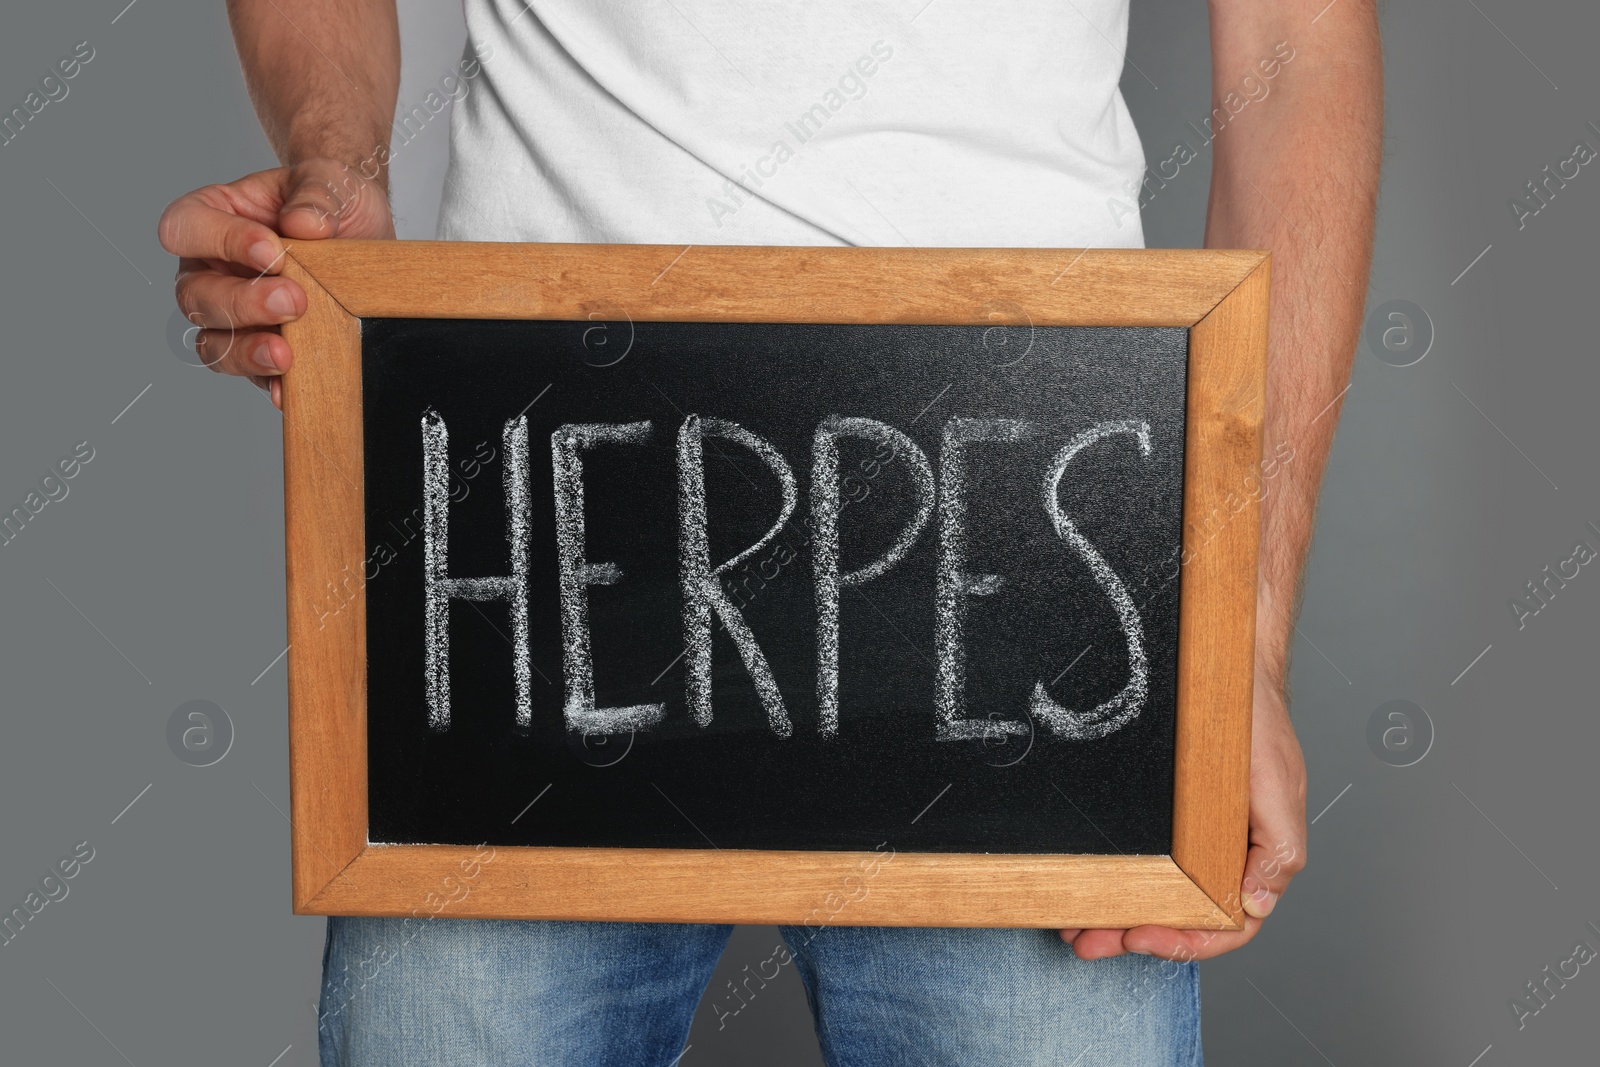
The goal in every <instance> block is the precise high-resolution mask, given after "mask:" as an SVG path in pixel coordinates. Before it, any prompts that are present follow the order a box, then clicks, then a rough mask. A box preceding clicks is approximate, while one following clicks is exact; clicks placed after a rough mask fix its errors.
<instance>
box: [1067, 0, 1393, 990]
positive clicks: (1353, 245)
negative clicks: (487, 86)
mask: <svg viewBox="0 0 1600 1067" xmlns="http://www.w3.org/2000/svg"><path fill="white" fill-rule="evenodd" d="M1210 9H1211V59H1212V62H1211V70H1212V100H1213V107H1214V108H1215V110H1214V111H1213V113H1212V128H1213V129H1214V130H1215V131H1216V132H1215V139H1214V141H1213V151H1214V153H1215V155H1214V156H1213V159H1212V167H1211V199H1210V204H1209V209H1208V212H1207V215H1206V247H1207V248H1265V249H1270V250H1271V252H1272V307H1271V310H1270V313H1269V323H1268V328H1267V391H1266V397H1265V409H1266V424H1265V432H1264V438H1265V440H1264V444H1265V446H1266V449H1267V450H1269V453H1275V452H1276V449H1277V448H1278V447H1279V446H1281V445H1285V444H1287V445H1290V446H1292V447H1293V449H1294V451H1293V453H1292V455H1293V462H1292V463H1290V464H1286V465H1284V466H1282V467H1281V473H1279V474H1278V475H1277V476H1276V477H1274V478H1273V481H1272V483H1271V487H1270V490H1269V491H1268V493H1267V495H1266V496H1265V497H1264V498H1262V501H1261V554H1260V570H1259V579H1258V582H1259V585H1258V588H1257V594H1256V603H1257V607H1256V660H1255V699H1254V702H1253V703H1254V719H1253V722H1252V725H1251V743H1250V848H1249V852H1248V855H1247V857H1246V862H1245V873H1244V878H1243V884H1242V885H1241V886H1240V890H1239V901H1238V902H1239V903H1240V905H1241V906H1242V907H1243V909H1244V912H1245V915H1246V918H1245V928H1244V929H1243V930H1239V931H1232V932H1226V933H1217V932H1213V931H1203V930H1193V931H1182V932H1180V931H1177V930H1168V929H1164V928H1162V927H1157V926H1144V927H1139V928H1137V929H1134V930H1083V931H1076V930H1063V931H1062V936H1063V937H1064V938H1066V939H1067V940H1068V941H1070V942H1071V943H1072V946H1073V949H1074V951H1075V952H1077V954H1078V955H1079V956H1082V957H1084V958H1085V959H1099V958H1101V957H1105V956H1114V955H1118V954H1119V953H1122V952H1146V953H1150V954H1153V955H1157V956H1164V957H1167V958H1169V959H1182V960H1193V959H1205V958H1207V957H1209V956H1216V955H1220V954H1221V953H1224V952H1227V951H1229V950H1230V949H1235V948H1238V947H1239V946H1240V945H1243V944H1244V943H1245V942H1247V941H1249V940H1250V939H1251V938H1252V937H1254V936H1255V935H1256V932H1257V931H1258V930H1260V929H1261V922H1262V920H1263V919H1264V918H1266V917H1267V916H1268V915H1269V914H1271V912H1272V910H1273V908H1274V907H1275V906H1276V905H1277V903H1278V898H1279V897H1280V896H1281V895H1282V893H1283V891H1284V889H1285V888H1286V887H1287V886H1288V884H1289V879H1290V878H1291V877H1293V876H1294V874H1295V873H1296V872H1298V871H1299V870H1300V869H1301V868H1302V867H1304V866H1305V862H1306V844H1305V842H1306V824H1305V799H1306V774H1305V762H1304V761H1303V760H1302V758H1301V755H1300V743H1299V742H1298V741H1297V740H1296V739H1295V735H1294V728H1293V727H1292V726H1291V725H1290V723H1289V715H1288V711H1287V708H1286V704H1285V697H1284V683H1285V681H1286V678H1287V665H1288V659H1289V645H1290V641H1291V639H1292V638H1293V636H1294V624H1293V619H1294V615H1295V612H1296V611H1297V610H1298V599H1299V587H1300V576H1301V571H1302V568H1303V566H1304V563H1305V557H1306V551H1307V549H1308V548H1309V546H1310V543H1311V527H1312V522H1313V520H1314V518H1315V516H1316V501H1317V490H1318V487H1319V485H1320V483H1321V480H1322V471H1323V467H1324V465H1325V464H1326V462H1327V458H1328V450H1329V448H1330V447H1331V445H1332V443H1333V431H1334V426H1335V424H1336V423H1337V422H1338V408H1339V401H1340V400H1341V398H1342V397H1343V396H1344V392H1345V389H1346V388H1347V384H1346V383H1347V382H1348V381H1349V380H1350V367H1351V363H1352V361H1353V360H1354V358H1355V348H1356V343H1357V341H1358V339H1359V336H1360V330H1361V315H1362V310H1363V305H1364V304H1365V302H1366V295H1367V271H1368V268H1369V267H1370V265H1371V262H1372V227H1373V218H1374V215H1375V213H1376V205H1377V196H1378V169H1379V161H1380V158H1381V154H1382V144H1383V56H1382V53H1381V51H1380V48H1379V40H1378V18H1377V12H1376V10H1375V4H1374V2H1373V0H1344V2H1343V3H1339V4H1329V3H1327V0H1210ZM1269 83H1270V85H1269ZM1246 100H1248V104H1246V103H1245V102H1244V101H1246Z"/></svg>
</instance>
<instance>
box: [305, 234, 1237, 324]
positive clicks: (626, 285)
mask: <svg viewBox="0 0 1600 1067" xmlns="http://www.w3.org/2000/svg"><path fill="white" fill-rule="evenodd" d="M288 244H289V248H290V254H291V255H292V256H293V257H294V258H296V259H297V260H299V261H300V262H301V263H303V264H304V265H305V266H306V267H307V268H308V269H309V270H310V271H311V272H312V273H313V274H315V275H316V277H317V279H318V281H319V282H321V283H322V285H323V286H324V287H326V288H327V290H328V291H329V292H330V293H332V294H333V296H334V297H335V299H337V300H338V301H339V303H341V304H342V305H344V307H345V308H346V309H348V310H349V312H350V313H351V314H352V315H356V316H363V317H396V318H454V319H461V318H485V319H575V320H582V319H585V318H589V317H591V316H593V317H594V318H595V319H597V320H600V321H622V320H624V319H629V320H632V321H635V322H672V321H684V322H827V323H833V322H846V323H848V322H883V323H927V324H974V323H978V324H981V323H986V322H1001V323H1006V324H1015V323H1018V322H1032V324H1033V325H1035V326H1192V325H1193V324H1194V323H1196V322H1198V321H1199V320H1200V319H1201V318H1202V317H1204V316H1205V315H1206V314H1207V313H1208V312H1210V311H1211V309H1212V308H1213V307H1215V306H1216V305H1217V303H1218V302H1219V301H1221V300H1222V298H1223V297H1225V296H1226V295H1227V294H1228V293H1229V292H1231V291H1232V290H1233V289H1234V287H1235V286H1237V285H1238V284H1239V283H1240V282H1241V281H1243V280H1244V278H1245V277H1247V276H1248V275H1249V274H1250V272H1251V271H1252V270H1254V269H1255V267H1256V265H1257V264H1259V263H1260V262H1261V257H1262V253H1259V252H1235V251H1213V250H1151V249H1072V248H1064V249H1057V248H1043V249H1041V248H839V247H817V248H792V247H769V246H754V245H751V246H729V245H720V246H710V245H689V246H685V245H584V244H494V243H488V242H483V243H478V242H473V243H461V242H450V241H308V242H295V241H291V242H288Z"/></svg>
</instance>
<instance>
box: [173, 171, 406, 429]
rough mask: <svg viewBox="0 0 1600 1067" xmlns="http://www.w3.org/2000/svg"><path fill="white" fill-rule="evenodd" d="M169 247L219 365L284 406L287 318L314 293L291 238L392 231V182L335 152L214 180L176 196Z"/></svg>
mask: <svg viewBox="0 0 1600 1067" xmlns="http://www.w3.org/2000/svg"><path fill="white" fill-rule="evenodd" d="M158 234H159V236H160V239H161V247H162V248H165V249H166V250H167V251H168V252H171V253H172V254H173V255H175V256H177V257H178V277H177V284H176V290H177V297H178V307H179V309H180V310H181V311H182V312H183V315H184V317H185V318H186V319H188V320H189V321H190V322H192V323H193V324H194V325H196V326H199V327H201V329H200V332H199V334H198V336H197V339H196V345H195V347H196V349H197V351H198V352H199V353H200V358H201V360H202V361H203V362H204V363H205V365H206V366H208V367H210V368H211V369H212V370H215V371H220V372H222V373H224V374H237V375H240V376H243V377H247V378H249V379H250V380H251V381H253V382H255V383H256V385H258V386H260V387H261V388H262V389H264V390H266V391H267V392H268V394H269V395H270V396H271V397H272V402H273V404H274V405H276V406H277V407H280V408H281V407H282V406H283V385H282V382H281V381H280V380H279V376H280V375H281V374H283V372H284V371H286V370H288V369H289V364H290V361H291V359H292V357H293V354H292V353H291V352H290V350H289V343H288V342H287V341H285V340H284V339H283V336H282V334H281V333H280V332H279V329H278V328H279V327H280V326H282V325H283V324H284V323H285V322H290V321H292V320H294V319H296V318H298V317H299V316H301V315H303V314H305V310H306V294H305V291H304V290H303V289H301V288H300V286H299V285H297V284H295V283H294V282H292V281H290V280H289V279H288V278H278V277H275V275H277V274H278V273H279V272H280V271H281V270H282V269H283V256H284V246H283V241H282V240H281V239H280V238H282V237H292V238H296V239H299V240H316V239H318V238H325V237H393V236H394V222H393V219H392V217H391V215H390V212H389V202H388V198H387V197H386V196H385V195H384V191H383V189H382V188H381V187H380V186H379V185H378V184H377V183H376V182H372V181H366V180H364V179H363V178H362V177H361V176H360V174H358V173H357V171H356V170H355V169H353V168H350V167H347V166H345V165H344V164H342V163H337V162H334V161H333V160H330V159H312V160H307V161H306V162H304V163H301V164H299V165H298V166H294V167H277V168H274V169H273V170H264V171H260V172H258V173H256V174H250V175H247V176H245V177H243V178H240V179H239V180H238V181H235V182H229V183H228V184H227V185H208V186H205V187H204V188H202V189H196V190H195V191H194V192H192V193H187V194H185V195H183V196H180V197H179V198H178V199H176V200H174V201H173V202H172V203H171V204H169V205H167V209H166V210H165V211H164V212H162V214H161V223H160V226H159V227H158Z"/></svg>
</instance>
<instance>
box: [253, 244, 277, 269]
mask: <svg viewBox="0 0 1600 1067" xmlns="http://www.w3.org/2000/svg"><path fill="white" fill-rule="evenodd" d="M277 261H278V249H277V247H276V246H275V245H273V243H272V242H271V241H257V242H256V243H255V244H253V245H251V246H250V262H252V263H254V264H255V265H256V266H257V267H260V268H261V269H262V270H266V269H268V268H269V267H271V266H272V265H273V264H274V263H276V262H277Z"/></svg>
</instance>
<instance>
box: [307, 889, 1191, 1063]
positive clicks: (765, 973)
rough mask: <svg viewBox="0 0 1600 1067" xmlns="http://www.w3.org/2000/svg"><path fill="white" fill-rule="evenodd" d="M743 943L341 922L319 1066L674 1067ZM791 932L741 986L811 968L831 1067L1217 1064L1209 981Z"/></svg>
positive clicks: (599, 931) (943, 938) (715, 937)
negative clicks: (1205, 1039) (722, 962)
mask: <svg viewBox="0 0 1600 1067" xmlns="http://www.w3.org/2000/svg"><path fill="white" fill-rule="evenodd" d="M732 930H733V928H732V927H731V926H704V925H669V924H652V923H569V922H516V921H509V920H489V921H485V920H470V919H468V920H462V919H422V920H417V919H354V918H332V919H329V920H328V943H327V949H326V952H325V954H324V959H323V986H322V1005H321V1011H320V1013H319V1016H318V1018H319V1026H318V1031H319V1032H318V1043H319V1046H320V1049H321V1053H322V1064H323V1067H478V1065H483V1067H512V1065H521V1064H530V1065H533V1064H536V1065H538V1067H579V1065H583V1067H669V1065H673V1064H675V1063H676V1062H677V1058H678V1056H679V1055H680V1053H681V1052H682V1051H683V1047H684V1041H685V1039H686V1037H687V1035H688V1033H689V1024H690V1021H691V1020H692V1019H693V1017H694V1012H695V1007H696V1005H697V1004H698V1002H699V1000H700V995H701V993H702V992H704V991H705V987H706V983H707V981H708V980H709V979H710V977H711V972H712V968H713V967H715V966H716V962H717V957H718V956H720V955H721V953H722V948H723V945H724V944H725V943H726V942H727V940H728V936H729V934H730V933H731V932H732ZM781 932H782V935H783V942H784V944H782V945H778V946H774V949H773V952H772V955H771V956H770V957H768V958H767V959H766V960H763V961H762V962H761V963H759V964H758V965H757V966H755V967H753V968H750V969H749V970H748V971H747V972H745V977H744V978H743V979H742V981H743V982H744V983H745V985H746V986H747V987H748V989H749V990H750V992H751V993H754V992H755V991H756V990H757V989H758V988H759V987H760V984H761V983H762V982H763V981H766V980H771V979H772V978H774V977H776V976H777V974H778V971H779V969H781V968H783V967H794V968H795V971H796V973H797V974H798V975H799V978H800V980H801V982H802V983H803V984H804V986H805V990H806V998H807V1000H808V1001H809V1002H810V1004H811V1010H812V1013H813V1015H814V1017H815V1019H816V1027H817V1035H818V1038H819V1040H820V1042H821V1045H822V1054H823V1057H824V1059H826V1061H827V1062H828V1064H829V1065H830V1067H898V1065H902V1064H905V1065H912V1064H915V1065H917V1067H924V1065H934V1064H938V1065H946V1064H947V1065H950V1067H985V1065H995V1067H1024V1065H1029V1064H1039V1065H1046V1064H1048V1065H1051V1067H1105V1065H1124V1064H1126V1065H1133V1067H1166V1065H1169V1064H1170V1065H1179V1064H1181V1065H1184V1067H1198V1065H1199V1064H1200V1062H1201V1061H1200V983H1199V974H1198V969H1197V967H1196V965H1195V964H1193V963H1169V962H1167V961H1165V960H1160V959H1155V958H1152V957H1149V956H1121V957H1117V958H1115V959H1109V960H1098V961H1094V962H1086V961H1083V960H1079V959H1078V958H1077V957H1076V956H1074V955H1073V953H1072V949H1071V948H1070V947H1068V946H1067V945H1066V944H1065V943H1064V942H1062V941H1061V940H1060V938H1059V937H1058V936H1057V935H1056V933H1055V931H1053V930H945V929H937V930H936V929H899V928H880V927H849V926H838V927H823V928H821V929H816V928H812V927H793V926H791V927H783V928H782V930H781ZM758 972H759V973H758ZM717 1002H718V1007H717V1008H716V1009H715V1010H716V1011H717V1013H718V1015H719V1017H721V1016H722V1014H723V1012H724V1011H725V1010H726V1009H725V1008H724V1007H722V1005H724V1004H732V1005H737V1004H738V1003H740V1002H739V1001H737V1000H734V999H733V998H732V997H731V996H719V997H718V1000H717ZM730 1014H731V1013H730Z"/></svg>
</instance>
